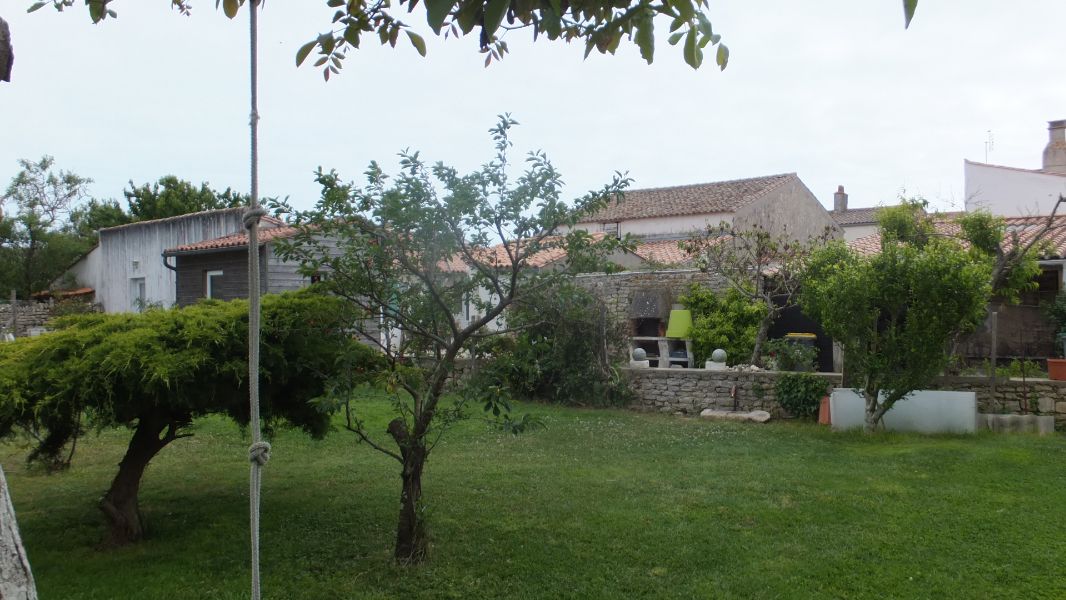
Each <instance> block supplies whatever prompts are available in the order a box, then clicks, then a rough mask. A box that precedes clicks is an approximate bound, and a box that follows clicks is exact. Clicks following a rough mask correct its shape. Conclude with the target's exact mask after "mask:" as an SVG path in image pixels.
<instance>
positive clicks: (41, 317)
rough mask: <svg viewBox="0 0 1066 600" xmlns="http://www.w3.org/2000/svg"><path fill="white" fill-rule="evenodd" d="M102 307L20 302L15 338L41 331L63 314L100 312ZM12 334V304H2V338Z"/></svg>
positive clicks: (0, 306) (75, 303)
mask: <svg viewBox="0 0 1066 600" xmlns="http://www.w3.org/2000/svg"><path fill="white" fill-rule="evenodd" d="M99 310H100V306H99V305H94V304H89V303H80V302H73V301H70V302H19V303H18V306H17V311H16V316H17V317H18V327H17V331H16V332H15V337H25V336H27V335H31V334H33V333H35V332H38V331H40V330H41V329H43V328H44V327H45V325H47V323H48V321H50V320H52V319H53V318H55V317H57V316H59V315H61V314H71V313H74V312H94V311H99ZM10 332H11V304H10V303H5V304H0V336H3V335H6V334H7V333H10Z"/></svg>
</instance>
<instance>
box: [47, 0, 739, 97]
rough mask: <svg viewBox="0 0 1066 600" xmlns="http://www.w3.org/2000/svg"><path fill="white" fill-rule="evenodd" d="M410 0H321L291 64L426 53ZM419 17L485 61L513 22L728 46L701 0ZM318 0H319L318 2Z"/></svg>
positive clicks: (232, 13)
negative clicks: (324, 15) (664, 33)
mask: <svg viewBox="0 0 1066 600" xmlns="http://www.w3.org/2000/svg"><path fill="white" fill-rule="evenodd" d="M112 1H113V0H91V1H90V0H86V2H85V3H86V5H87V6H88V7H89V16H90V17H91V18H92V20H93V22H94V23H97V22H99V21H102V20H104V19H106V18H114V17H116V16H117V14H116V13H115V11H114V10H112V9H111V8H110V6H111V3H112ZM74 2H75V0H41V1H38V2H34V3H33V4H32V5H31V6H30V8H29V11H30V12H33V11H36V10H39V9H40V8H43V7H45V6H48V5H49V4H50V5H52V6H54V7H55V8H56V9H57V10H63V9H64V8H66V7H68V6H71V5H73V4H74ZM245 4H246V0H215V5H216V7H218V6H221V7H222V10H223V13H225V15H226V16H227V17H229V18H231V19H232V18H234V17H236V16H237V14H238V13H239V12H240V7H241V6H243V5H245ZM417 4H418V2H417V0H398V2H396V3H395V4H393V3H392V2H379V3H365V2H345V1H344V0H326V1H325V5H326V6H327V7H328V9H327V10H329V11H331V12H332V13H333V18H332V22H331V25H330V27H329V32H328V33H323V34H321V35H319V36H317V37H316V38H315V39H313V40H311V41H309V42H307V43H306V44H304V45H303V46H301V47H300V48H299V49H298V50H297V51H296V64H297V65H300V64H302V63H303V62H304V61H306V60H307V59H308V58H309V57H310V56H311V54H312V52H314V53H315V57H316V60H315V63H314V66H315V67H321V68H322V74H323V77H325V79H326V80H327V81H329V78H330V75H335V74H337V73H340V70H341V68H342V66H343V61H344V59H345V58H346V57H347V55H348V54H349V53H351V52H352V51H354V50H356V49H358V48H359V47H360V44H362V43H363V42H364V41H365V40H366V39H367V38H370V39H371V40H372V41H373V40H377V41H378V42H379V43H380V44H381V45H386V44H388V45H389V46H392V47H396V44H397V43H398V42H399V39H400V33H401V32H402V33H404V34H405V35H406V38H407V41H408V42H409V43H410V44H411V47H412V48H413V49H414V50H415V51H416V52H418V53H419V54H420V55H422V56H425V55H426V42H425V39H424V38H423V37H422V35H420V34H418V33H416V32H415V31H414V30H413V29H412V28H411V24H410V23H407V22H404V21H401V20H400V17H401V16H402V15H403V14H406V13H408V12H411V11H413V10H415V7H416V6H417ZM423 4H424V6H425V7H426V16H425V19H426V25H428V27H429V29H430V30H431V31H432V32H433V33H434V34H436V35H443V36H444V37H449V36H451V37H459V36H460V35H468V34H471V33H476V35H477V37H478V40H479V44H480V47H481V52H482V53H483V54H485V64H486V65H488V64H489V63H491V62H492V61H493V60H500V59H501V58H502V57H503V55H504V54H506V53H507V52H508V47H507V43H506V42H505V41H504V40H503V37H504V33H505V32H506V31H508V30H512V29H528V30H530V34H531V35H532V37H533V39H534V40H536V39H538V38H539V37H547V38H548V39H550V40H563V41H566V42H571V41H575V40H577V41H582V42H584V44H585V56H586V57H588V55H589V54H591V53H592V51H593V50H596V51H597V52H600V53H601V54H608V53H609V54H614V53H615V52H616V51H617V49H618V46H619V45H620V44H621V42H622V41H623V40H628V41H630V42H632V43H633V44H635V45H636V46H637V47H638V48H639V49H640V55H641V57H642V58H643V59H644V60H645V61H647V62H648V63H651V62H652V59H653V56H654V52H655V22H656V21H659V22H660V25H662V24H663V23H667V22H668V23H669V27H670V31H671V32H672V35H671V36H670V38H669V43H670V44H671V45H676V44H678V43H679V42H680V41H681V40H682V39H684V40H685V42H684V44H683V46H682V48H683V53H682V54H683V57H684V60H685V62H686V63H687V64H688V65H689V66H691V67H692V68H694V69H695V68H699V66H700V65H701V64H702V62H703V51H704V49H706V48H707V47H708V46H711V47H712V48H713V47H715V46H717V47H718V49H717V51H716V52H715V56H714V60H715V63H716V64H717V65H718V67H719V68H721V69H724V68H725V67H726V64H728V61H729V50H728V48H726V47H725V45H723V44H721V43H720V40H721V36H720V35H718V34H716V33H714V31H713V30H712V27H711V22H710V20H709V19H708V18H707V15H706V14H705V12H704V11H705V10H706V8H707V6H708V3H707V0H623V1H621V2H619V1H611V2H608V1H606V0H596V1H595V2H591V3H587V4H582V5H571V4H567V3H563V2H561V1H560V0H535V1H531V2H514V1H512V0H475V1H473V2H470V1H463V0H428V1H426V2H424V3H423ZM171 5H172V6H173V7H175V8H176V9H177V10H178V11H179V12H181V13H182V14H189V12H190V9H191V6H190V3H189V0H171ZM319 8H321V6H319Z"/></svg>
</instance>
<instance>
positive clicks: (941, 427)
mask: <svg viewBox="0 0 1066 600" xmlns="http://www.w3.org/2000/svg"><path fill="white" fill-rule="evenodd" d="M829 411H830V414H831V415H832V421H833V429H854V428H857V427H862V426H863V425H864V424H865V423H866V402H865V400H864V399H863V397H862V395H861V394H859V393H857V392H856V391H855V390H853V389H851V388H835V389H834V390H833V394H832V395H831V396H830V397H829ZM882 422H883V423H884V426H885V429H887V430H889V431H917V432H921V433H974V432H976V431H977V395H976V394H974V393H973V392H945V391H941V390H916V391H914V392H911V393H910V394H908V395H907V397H906V398H904V399H903V400H900V401H899V402H896V403H895V404H894V405H893V406H892V408H891V409H890V410H889V411H888V412H887V413H885V416H884V418H883V419H882Z"/></svg>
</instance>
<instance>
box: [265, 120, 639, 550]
mask: <svg viewBox="0 0 1066 600" xmlns="http://www.w3.org/2000/svg"><path fill="white" fill-rule="evenodd" d="M515 125H517V122H515V121H514V120H513V119H511V118H510V117H509V116H506V115H504V116H501V117H500V119H499V121H498V123H497V125H496V126H495V127H493V128H492V129H491V130H490V133H491V134H492V139H493V141H494V144H495V150H496V154H495V156H494V157H493V159H492V160H490V161H489V162H488V163H486V164H485V165H483V166H482V167H481V168H480V169H478V170H476V171H474V172H472V173H469V174H465V175H464V174H460V173H459V172H458V171H457V170H456V169H454V168H452V167H448V166H446V165H444V164H443V163H437V164H435V165H432V166H430V165H427V164H426V163H425V162H424V161H423V160H422V158H421V156H420V155H419V153H417V152H410V151H405V152H403V153H401V155H400V166H401V171H400V173H399V174H398V175H395V176H388V175H386V174H385V172H384V170H383V169H382V168H381V167H380V166H379V165H378V164H377V163H371V165H370V167H369V168H368V169H367V171H366V184H365V185H364V186H359V185H356V184H354V183H348V182H345V181H343V180H342V179H341V178H340V176H339V175H338V174H337V172H336V171H328V172H327V171H324V170H322V169H319V170H318V173H317V179H318V182H319V183H320V184H321V185H322V196H321V199H320V200H319V202H318V203H317V204H316V206H315V208H314V209H312V210H309V211H294V210H293V209H292V207H291V206H290V205H289V204H287V203H286V202H284V201H279V202H275V203H274V206H275V207H276V209H277V210H278V211H279V212H291V213H292V215H293V220H294V221H295V223H296V226H297V227H298V229H299V231H298V233H297V234H296V235H294V236H293V237H291V238H289V239H288V240H286V241H284V242H280V243H278V245H277V251H278V253H279V254H280V255H281V256H282V257H283V258H285V259H287V260H290V261H293V262H295V263H298V264H299V265H300V270H301V272H302V273H304V274H306V275H313V274H315V273H320V272H328V273H329V276H328V277H326V279H325V280H324V281H323V282H322V283H321V287H322V288H323V289H325V290H327V291H329V292H332V293H333V294H335V295H336V296H337V297H339V298H343V299H344V301H345V304H346V305H347V306H348V307H350V308H351V310H352V311H353V312H356V313H359V314H361V315H362V317H363V320H362V321H357V322H356V323H355V325H354V327H355V329H356V330H357V331H359V332H360V333H361V334H362V335H363V336H364V339H366V340H368V341H370V342H371V343H376V344H378V345H379V347H380V349H381V351H382V352H383V354H384V356H385V360H386V361H387V362H388V364H389V368H390V372H389V381H390V382H389V389H390V391H392V392H393V393H394V407H395V410H396V417H395V419H393V421H392V422H391V423H390V424H389V427H388V430H387V433H388V435H389V436H390V437H391V438H392V443H388V442H384V441H375V440H374V439H373V436H372V434H371V432H368V431H367V430H366V429H365V427H364V425H363V422H362V420H361V417H360V414H359V407H358V406H357V405H353V404H352V403H351V402H350V401H349V399H348V398H344V399H342V403H343V405H344V408H345V414H346V416H347V426H348V429H349V430H351V431H352V432H353V433H355V434H356V435H357V436H358V437H359V439H360V440H361V441H363V442H366V443H367V444H369V445H371V447H373V448H374V449H376V450H378V451H379V452H382V453H384V454H386V455H388V456H390V457H392V458H393V459H395V460H397V461H398V462H400V463H402V465H403V469H402V470H401V477H402V479H403V481H404V492H403V493H402V494H401V516H400V519H399V522H398V526H397V545H396V558H397V560H398V561H400V562H403V563H405V564H409V563H411V562H418V561H421V560H422V559H424V557H425V555H426V551H427V540H426V534H425V524H424V517H423V514H422V513H421V512H419V510H418V506H419V505H420V495H421V489H422V488H421V477H422V472H423V466H424V464H425V462H426V460H427V459H428V457H429V455H430V453H431V452H432V449H433V445H434V443H435V440H437V439H439V438H440V435H441V434H442V433H443V432H444V431H445V430H446V429H447V428H448V427H449V426H450V425H452V424H453V423H454V422H455V421H458V420H459V419H460V418H461V417H462V416H463V410H462V408H463V402H465V397H464V398H460V400H459V403H458V405H457V406H456V407H454V408H453V409H449V410H446V409H445V408H444V407H441V406H440V400H441V398H442V396H443V395H444V392H445V390H446V387H447V383H448V381H449V379H450V378H451V377H452V374H453V372H454V370H455V365H456V360H457V359H458V358H459V357H460V356H462V355H467V356H469V355H472V354H474V353H476V352H477V350H478V348H479V347H481V346H482V345H483V344H484V342H485V340H487V339H488V338H491V337H493V336H496V335H500V333H501V331H500V329H501V328H502V327H503V322H502V319H503V317H504V311H505V310H506V309H508V308H509V307H511V306H514V305H521V304H522V303H523V302H527V301H529V300H530V299H531V298H532V297H533V296H534V295H535V294H536V293H537V292H538V291H543V290H545V289H549V288H551V287H552V286H553V285H555V284H557V283H559V282H561V281H563V280H564V279H566V278H567V277H569V276H570V275H572V273H573V272H574V271H575V270H578V269H580V268H581V267H582V265H588V264H590V262H594V261H595V260H596V259H597V258H598V257H599V258H602V257H603V256H607V255H609V254H611V253H613V252H615V251H617V250H619V249H622V248H626V247H627V242H626V241H624V240H617V239H615V238H613V237H610V236H606V237H597V238H593V237H592V236H589V235H588V234H587V233H585V232H584V231H575V227H574V225H576V224H577V222H578V221H579V220H580V219H581V218H582V217H583V216H585V215H586V214H589V213H590V212H593V211H596V210H599V209H601V208H603V207H605V206H607V204H608V203H609V202H611V201H613V200H615V199H616V198H617V197H618V196H619V195H620V194H621V192H622V191H623V190H624V189H625V188H626V187H627V186H628V185H629V180H628V178H625V177H624V176H623V175H621V174H616V176H615V177H614V179H613V180H612V181H611V182H610V183H609V184H607V185H605V186H604V187H603V188H602V189H600V190H597V191H593V192H589V193H588V194H586V195H585V196H583V197H581V198H578V199H577V200H576V201H574V202H573V203H572V204H571V203H567V202H565V201H564V200H563V198H562V188H563V182H562V177H561V175H560V174H559V173H558V171H556V169H555V167H554V166H553V165H552V164H551V162H550V161H549V160H548V158H547V157H546V156H545V155H544V154H543V153H541V152H532V153H530V154H529V155H528V156H527V158H526V160H525V162H524V171H523V172H522V174H521V175H520V176H518V177H512V174H511V173H510V172H509V168H508V167H509V160H510V159H509V151H510V149H511V146H512V143H511V141H510V133H509V132H510V129H511V128H512V127H513V126H515ZM560 230H567V231H569V233H566V234H559V233H558V232H559V231H560ZM629 247H631V246H629ZM467 307H469V309H470V310H469V312H468V311H467ZM508 324H509V323H508ZM409 363H413V364H416V365H418V368H408V369H401V368H400V367H401V366H403V365H406V364H409ZM495 387H497V388H498V387H499V386H498V385H495ZM472 396H473V397H476V396H477V395H476V394H473V395H472ZM499 398H500V395H499V393H498V391H493V390H490V396H489V397H488V398H487V401H486V402H485V406H486V407H487V408H489V409H490V410H491V411H492V412H493V413H494V416H497V417H498V416H500V415H502V414H503V413H504V412H506V407H507V405H506V404H505V403H502V402H500V401H499Z"/></svg>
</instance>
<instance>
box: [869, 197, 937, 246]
mask: <svg viewBox="0 0 1066 600" xmlns="http://www.w3.org/2000/svg"><path fill="white" fill-rule="evenodd" d="M899 200H900V202H899V204H897V205H895V206H885V207H882V208H880V209H878V211H877V224H878V226H879V227H880V229H881V244H882V246H883V245H885V244H895V243H899V242H903V243H907V244H913V245H915V246H919V247H920V246H924V245H925V244H926V243H927V242H928V241H929V240H930V239H932V238H933V236H934V234H935V233H936V229H935V227H934V226H933V218H932V217H931V216H930V215H929V214H927V213H926V210H925V209H927V208H929V202H928V201H927V200H925V199H924V198H920V197H919V198H906V197H903V196H901V197H900V199H899Z"/></svg>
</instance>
